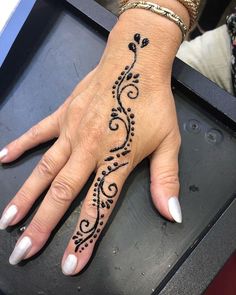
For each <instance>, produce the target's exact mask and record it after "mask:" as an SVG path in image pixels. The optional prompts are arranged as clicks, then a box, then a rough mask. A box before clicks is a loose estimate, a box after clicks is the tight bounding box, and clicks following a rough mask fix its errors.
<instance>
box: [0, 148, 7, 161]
mask: <svg viewBox="0 0 236 295" xmlns="http://www.w3.org/2000/svg"><path fill="white" fill-rule="evenodd" d="M7 153H8V150H7V148H4V149H2V150H1V151H0V160H2V159H3V158H4V157H6V155H7Z"/></svg>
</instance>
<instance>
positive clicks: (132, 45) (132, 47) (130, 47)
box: [129, 42, 136, 52]
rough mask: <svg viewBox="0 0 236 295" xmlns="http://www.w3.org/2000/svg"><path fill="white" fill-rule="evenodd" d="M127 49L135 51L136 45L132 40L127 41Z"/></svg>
mask: <svg viewBox="0 0 236 295" xmlns="http://www.w3.org/2000/svg"><path fill="white" fill-rule="evenodd" d="M129 50H131V51H133V52H136V45H135V44H134V43H133V42H131V43H129Z"/></svg>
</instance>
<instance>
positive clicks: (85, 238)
mask: <svg viewBox="0 0 236 295" xmlns="http://www.w3.org/2000/svg"><path fill="white" fill-rule="evenodd" d="M148 44H149V40H148V39H147V38H143V39H142V38H141V35H140V34H139V33H136V34H135V35H134V37H133V41H132V42H130V43H129V44H128V48H129V50H130V51H132V52H133V61H132V62H131V65H127V66H125V68H124V70H123V71H122V72H121V73H120V75H119V76H118V78H117V80H116V81H115V83H114V85H113V86H112V95H113V98H114V99H115V100H116V103H117V105H116V107H113V108H112V110H111V119H110V121H109V129H110V130H111V131H117V130H118V129H119V128H120V126H121V125H120V124H122V125H123V128H124V130H125V136H124V140H123V143H122V144H121V145H119V146H115V147H113V148H112V149H110V153H112V154H110V155H109V156H107V157H106V158H105V159H104V161H106V162H112V163H111V164H110V165H108V166H107V168H106V170H104V171H102V173H101V176H99V177H98V178H97V180H96V182H95V183H94V189H93V203H92V205H93V206H94V207H96V212H97V213H96V214H97V215H96V219H95V221H91V222H90V221H89V220H88V219H83V220H81V222H80V225H79V230H78V231H77V232H76V234H75V235H74V236H73V237H72V239H73V240H74V244H75V252H77V251H78V250H79V252H80V253H81V252H82V251H83V250H84V249H85V248H86V247H88V245H89V243H93V242H94V239H96V238H97V236H98V233H99V232H100V231H101V226H102V225H103V224H104V222H103V220H102V219H103V218H104V216H105V215H104V214H103V213H102V210H106V209H110V208H111V205H112V204H113V202H114V200H113V199H114V198H115V196H116V195H117V193H118V187H117V184H116V183H115V182H112V183H110V184H109V185H108V186H107V187H105V184H106V178H107V177H108V176H109V175H110V174H112V173H113V172H114V171H116V170H118V169H120V168H121V167H124V166H126V165H128V163H129V162H127V161H126V162H121V163H119V160H120V158H121V157H125V156H126V155H127V154H129V153H130V152H131V149H130V146H131V142H132V137H133V136H134V131H135V128H134V125H135V115H134V113H133V112H132V110H131V108H130V107H128V108H125V107H124V103H123V102H122V101H123V95H124V94H126V96H127V98H129V99H136V98H138V96H139V88H138V86H137V85H138V83H139V79H140V74H139V73H134V72H133V68H134V65H135V63H136V61H137V55H138V50H139V49H140V48H144V47H145V46H147V45H148Z"/></svg>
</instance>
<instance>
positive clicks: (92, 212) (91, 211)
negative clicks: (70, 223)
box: [84, 200, 97, 220]
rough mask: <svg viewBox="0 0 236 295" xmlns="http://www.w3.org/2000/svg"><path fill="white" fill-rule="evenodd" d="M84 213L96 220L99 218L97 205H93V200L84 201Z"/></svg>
mask: <svg viewBox="0 0 236 295" xmlns="http://www.w3.org/2000/svg"><path fill="white" fill-rule="evenodd" d="M84 213H85V216H86V217H88V218H90V219H92V220H96V218H97V207H96V206H94V205H93V202H92V200H88V201H86V202H84Z"/></svg>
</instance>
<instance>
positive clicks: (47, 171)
mask: <svg viewBox="0 0 236 295" xmlns="http://www.w3.org/2000/svg"><path fill="white" fill-rule="evenodd" d="M54 167H55V163H54V161H53V160H52V158H51V157H50V156H48V155H47V154H45V155H44V156H43V157H42V159H41V160H40V162H39V164H38V165H37V167H36V168H37V172H38V173H39V174H40V175H43V176H50V177H51V176H53V171H54Z"/></svg>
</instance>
